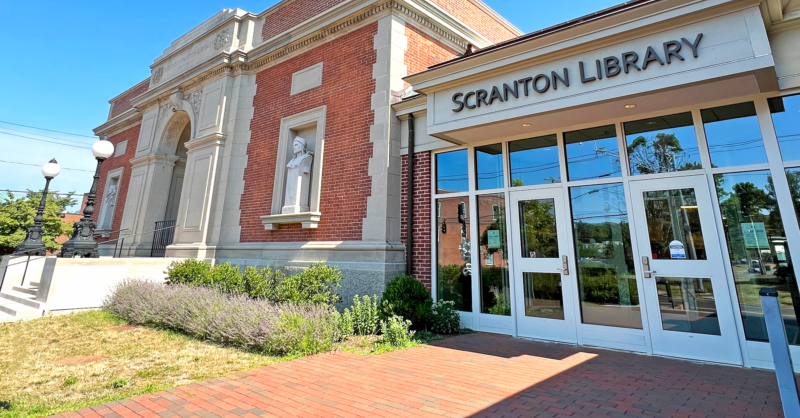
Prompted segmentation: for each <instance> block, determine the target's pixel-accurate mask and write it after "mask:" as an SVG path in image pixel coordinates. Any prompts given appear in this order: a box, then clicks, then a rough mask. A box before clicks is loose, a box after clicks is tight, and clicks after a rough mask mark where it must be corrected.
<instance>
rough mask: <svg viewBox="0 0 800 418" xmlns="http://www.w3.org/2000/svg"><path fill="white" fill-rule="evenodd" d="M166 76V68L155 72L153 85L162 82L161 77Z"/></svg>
mask: <svg viewBox="0 0 800 418" xmlns="http://www.w3.org/2000/svg"><path fill="white" fill-rule="evenodd" d="M163 76H164V67H163V66H162V67H158V68H156V69H155V71H153V84H158V83H159V82H161V77H163Z"/></svg>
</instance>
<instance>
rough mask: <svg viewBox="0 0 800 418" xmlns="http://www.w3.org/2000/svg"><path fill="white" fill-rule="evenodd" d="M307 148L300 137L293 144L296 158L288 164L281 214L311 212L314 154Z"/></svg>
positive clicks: (304, 141)
mask: <svg viewBox="0 0 800 418" xmlns="http://www.w3.org/2000/svg"><path fill="white" fill-rule="evenodd" d="M307 146H308V144H307V143H306V140H305V139H303V138H301V137H299V136H298V137H296V138H295V139H294V141H293V142H292V152H294V157H293V158H292V159H291V161H289V164H286V195H285V198H284V200H283V209H282V210H281V213H302V212H308V211H309V205H308V200H309V197H310V196H309V190H310V189H311V166H312V164H313V163H314V154H313V153H311V152H308V150H307Z"/></svg>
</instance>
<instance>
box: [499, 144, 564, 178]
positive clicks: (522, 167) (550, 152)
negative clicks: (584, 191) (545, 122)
mask: <svg viewBox="0 0 800 418" xmlns="http://www.w3.org/2000/svg"><path fill="white" fill-rule="evenodd" d="M508 152H509V161H510V162H511V186H512V187H516V186H532V185H536V184H551V183H561V169H560V168H559V162H558V140H557V139H556V136H555V135H547V136H540V137H538V138H528V139H521V140H519V141H513V142H509V143H508Z"/></svg>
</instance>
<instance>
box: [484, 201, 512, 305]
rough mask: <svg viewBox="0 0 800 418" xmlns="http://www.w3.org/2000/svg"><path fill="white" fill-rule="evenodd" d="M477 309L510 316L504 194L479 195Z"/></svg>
mask: <svg viewBox="0 0 800 418" xmlns="http://www.w3.org/2000/svg"><path fill="white" fill-rule="evenodd" d="M477 201H478V222H479V223H478V230H479V231H480V234H481V235H480V245H481V247H480V252H481V254H480V263H481V269H480V275H481V312H482V313H489V314H494V315H511V287H510V285H509V273H508V247H507V243H506V236H507V235H506V214H505V195H504V194H503V193H499V194H488V195H479V196H478V197H477Z"/></svg>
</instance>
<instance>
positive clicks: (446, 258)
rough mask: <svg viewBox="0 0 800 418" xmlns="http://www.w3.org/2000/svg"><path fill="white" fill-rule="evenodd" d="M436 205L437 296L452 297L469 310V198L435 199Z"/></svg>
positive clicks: (470, 284)
mask: <svg viewBox="0 0 800 418" xmlns="http://www.w3.org/2000/svg"><path fill="white" fill-rule="evenodd" d="M437 207H439V209H438V214H437V222H436V229H437V231H436V234H437V252H436V262H437V271H436V273H437V274H436V283H437V286H436V288H437V299H438V300H449V301H452V302H453V303H455V308H456V309H457V310H459V311H465V312H472V264H471V262H470V259H471V250H470V235H469V234H470V232H469V231H470V219H469V216H468V214H469V199H468V198H467V197H450V198H444V199H439V200H437Z"/></svg>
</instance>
